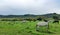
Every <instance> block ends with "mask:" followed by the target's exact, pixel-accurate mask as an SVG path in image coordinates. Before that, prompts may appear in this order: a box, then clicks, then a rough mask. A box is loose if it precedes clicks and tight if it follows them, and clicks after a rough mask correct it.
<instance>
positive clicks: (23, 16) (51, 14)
mask: <svg viewBox="0 0 60 35" xmlns="http://www.w3.org/2000/svg"><path fill="white" fill-rule="evenodd" d="M54 15H57V16H59V17H60V14H56V13H49V14H44V15H33V14H25V15H0V18H15V17H17V18H18V17H19V18H28V17H33V18H35V17H37V16H44V17H47V18H51V17H53V16H54Z"/></svg>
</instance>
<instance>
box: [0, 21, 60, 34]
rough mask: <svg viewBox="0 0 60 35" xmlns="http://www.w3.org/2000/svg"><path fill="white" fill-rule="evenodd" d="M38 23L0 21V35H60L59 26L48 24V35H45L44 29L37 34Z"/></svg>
mask: <svg viewBox="0 0 60 35" xmlns="http://www.w3.org/2000/svg"><path fill="white" fill-rule="evenodd" d="M38 22H39V21H36V22H33V21H32V22H25V23H22V22H21V21H0V35H60V24H57V23H56V24H53V23H52V22H50V23H49V31H50V33H47V32H46V28H45V27H41V28H40V29H39V30H40V31H39V32H37V31H36V23H38ZM42 30H43V31H42Z"/></svg>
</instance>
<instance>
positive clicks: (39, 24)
mask: <svg viewBox="0 0 60 35" xmlns="http://www.w3.org/2000/svg"><path fill="white" fill-rule="evenodd" d="M49 22H50V21H47V20H44V21H42V22H38V23H37V24H36V31H39V28H40V27H45V26H46V27H47V31H48V29H49Z"/></svg>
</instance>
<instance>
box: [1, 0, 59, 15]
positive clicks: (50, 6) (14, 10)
mask: <svg viewBox="0 0 60 35" xmlns="http://www.w3.org/2000/svg"><path fill="white" fill-rule="evenodd" d="M54 12H56V13H58V14H60V0H0V14H1V15H22V14H46V13H54Z"/></svg>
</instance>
